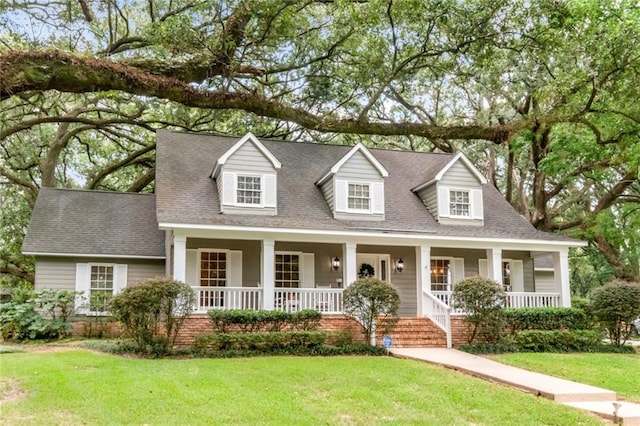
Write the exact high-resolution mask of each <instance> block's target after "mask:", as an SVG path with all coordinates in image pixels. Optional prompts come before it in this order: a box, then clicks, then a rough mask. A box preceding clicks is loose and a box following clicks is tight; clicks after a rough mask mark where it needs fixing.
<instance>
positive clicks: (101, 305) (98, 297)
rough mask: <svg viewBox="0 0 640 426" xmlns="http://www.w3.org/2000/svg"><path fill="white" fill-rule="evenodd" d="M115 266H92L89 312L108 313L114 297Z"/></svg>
mask: <svg viewBox="0 0 640 426" xmlns="http://www.w3.org/2000/svg"><path fill="white" fill-rule="evenodd" d="M113 283H114V275H113V265H91V276H90V277H89V312H92V313H101V312H107V305H108V303H109V300H111V298H112V297H113V288H114V287H113Z"/></svg>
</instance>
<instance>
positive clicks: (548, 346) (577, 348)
mask: <svg viewBox="0 0 640 426" xmlns="http://www.w3.org/2000/svg"><path fill="white" fill-rule="evenodd" d="M513 342H514V343H515V344H516V345H518V346H519V347H521V348H522V349H523V350H524V351H528V352H585V351H589V349H590V348H593V347H595V346H598V345H599V344H600V343H601V342H602V336H601V335H600V333H599V332H598V331H596V330H574V331H569V330H526V331H520V332H518V333H516V334H515V336H514V338H513Z"/></svg>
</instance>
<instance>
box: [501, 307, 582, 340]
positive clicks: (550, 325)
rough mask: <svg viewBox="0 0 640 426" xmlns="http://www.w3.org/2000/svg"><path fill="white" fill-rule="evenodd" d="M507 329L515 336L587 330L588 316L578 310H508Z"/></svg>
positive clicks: (505, 310) (505, 314)
mask: <svg viewBox="0 0 640 426" xmlns="http://www.w3.org/2000/svg"><path fill="white" fill-rule="evenodd" d="M502 316H503V318H504V322H505V325H506V328H507V329H508V330H509V331H510V332H511V334H515V333H517V332H519V331H523V330H585V329H588V325H589V324H588V321H587V315H586V314H585V312H584V311H583V310H582V309H578V308H506V309H503V310H502Z"/></svg>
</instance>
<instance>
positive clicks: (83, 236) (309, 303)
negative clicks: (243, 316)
mask: <svg viewBox="0 0 640 426" xmlns="http://www.w3.org/2000/svg"><path fill="white" fill-rule="evenodd" d="M155 182H156V186H155V195H141V194H126V193H110V192H101V191H83V190H69V189H48V188H42V189H41V191H40V195H39V197H38V200H37V202H36V206H35V209H34V212H33V216H32V220H31V223H30V225H29V229H28V232H27V236H26V238H25V242H24V245H23V252H24V253H25V254H28V255H34V256H36V288H60V289H69V290H79V291H84V292H85V294H86V295H89V296H91V297H95V296H100V295H102V296H106V297H108V296H109V295H111V294H113V293H115V292H118V291H119V290H120V289H122V288H123V287H125V286H127V285H129V284H131V283H133V282H136V281H139V280H142V279H145V278H152V277H155V276H158V275H171V276H173V278H175V279H177V280H181V281H185V282H187V283H189V284H190V285H191V286H192V287H193V288H194V290H195V291H196V292H197V306H196V307H195V308H196V312H197V313H205V312H206V311H208V310H210V309H238V308H242V309H282V310H297V309H305V308H311V309H317V310H319V311H321V312H322V313H324V314H327V315H338V314H340V313H341V310H342V291H343V289H344V288H345V286H348V285H349V283H351V282H353V281H355V280H356V279H357V277H358V275H359V274H363V273H368V274H371V275H374V276H376V277H378V278H380V279H381V280H383V281H387V282H389V283H391V284H392V285H393V286H394V287H395V288H396V289H397V290H398V292H399V294H400V300H401V305H400V315H401V316H403V317H427V318H429V319H430V320H431V321H432V322H433V323H434V324H436V325H437V327H439V328H441V329H442V330H443V331H444V332H445V333H446V336H447V343H448V344H449V345H450V344H451V315H452V312H451V309H450V308H449V306H448V305H449V303H450V295H451V291H452V289H453V287H454V286H455V283H456V282H458V281H460V280H462V279H464V278H465V277H470V276H474V275H478V274H479V275H483V276H486V277H490V278H492V279H494V280H495V281H497V282H499V283H501V284H502V285H504V287H505V289H506V290H507V292H508V305H509V306H513V307H520V306H569V305H570V290H569V265H568V258H567V255H568V250H569V248H570V247H575V246H580V245H583V243H582V242H580V241H576V240H572V239H568V238H565V237H562V236H559V235H555V234H549V233H543V232H539V231H537V230H536V229H534V228H533V227H532V226H531V225H530V224H529V223H528V222H527V221H526V220H525V219H523V218H522V217H521V216H520V215H519V214H518V213H517V212H516V211H515V210H514V209H513V208H512V207H511V206H510V205H509V204H508V203H507V202H506V201H505V200H504V198H503V197H502V196H501V194H500V193H499V192H498V191H497V190H496V189H495V188H494V187H493V186H492V185H490V184H487V180H486V179H485V177H484V176H483V175H482V174H481V173H480V172H479V171H478V170H477V169H476V167H474V165H473V164H472V163H471V162H470V161H469V160H468V159H467V158H466V157H465V156H464V155H463V154H461V153H458V154H433V153H417V152H406V151H389V150H378V149H368V148H366V147H365V146H364V145H361V144H359V145H356V146H354V147H348V146H337V145H322V144H314V143H298V142H283V141H275V140H259V139H257V138H256V137H255V136H253V135H252V134H248V135H246V136H244V137H242V138H231V137H220V136H210V135H197V134H189V133H177V132H167V131H159V132H158V134H157V149H156V181H155ZM536 257H545V258H547V259H551V266H550V268H551V270H552V271H553V274H551V278H550V280H549V279H547V280H546V281H545V283H544V286H542V285H540V283H537V282H536V279H535V274H534V259H535V258H536ZM91 309H93V311H94V312H93V313H101V312H102V311H103V309H101V308H100V305H99V304H98V307H96V306H95V305H94V306H93V308H91ZM89 313H91V312H89ZM453 314H455V313H453Z"/></svg>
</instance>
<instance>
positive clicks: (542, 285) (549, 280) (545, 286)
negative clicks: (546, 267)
mask: <svg viewBox="0 0 640 426" xmlns="http://www.w3.org/2000/svg"><path fill="white" fill-rule="evenodd" d="M535 277H536V291H538V292H541V293H546V292H549V293H555V292H557V290H556V282H555V277H554V272H553V271H540V270H538V271H535Z"/></svg>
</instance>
